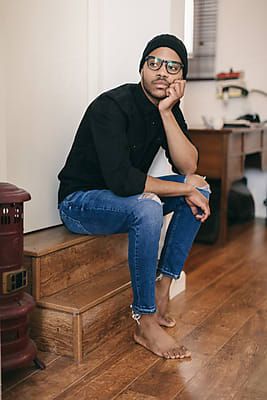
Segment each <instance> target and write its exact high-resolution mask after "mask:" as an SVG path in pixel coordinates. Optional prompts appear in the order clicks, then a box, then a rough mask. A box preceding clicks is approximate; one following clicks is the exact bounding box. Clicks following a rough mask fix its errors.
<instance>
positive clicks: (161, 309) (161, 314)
mask: <svg viewBox="0 0 267 400" xmlns="http://www.w3.org/2000/svg"><path fill="white" fill-rule="evenodd" d="M170 285H171V279H170V278H168V277H165V276H163V277H162V279H161V280H158V281H157V282H156V303H157V319H158V323H159V325H161V326H165V327H167V328H173V327H174V326H175V324H176V321H175V319H174V318H172V317H170V316H169V315H168V305H169V291H170Z"/></svg>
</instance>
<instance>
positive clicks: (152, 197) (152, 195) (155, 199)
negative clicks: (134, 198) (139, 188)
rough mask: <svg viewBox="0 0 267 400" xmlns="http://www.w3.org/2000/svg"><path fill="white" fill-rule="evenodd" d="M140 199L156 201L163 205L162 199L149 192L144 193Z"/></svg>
mask: <svg viewBox="0 0 267 400" xmlns="http://www.w3.org/2000/svg"><path fill="white" fill-rule="evenodd" d="M138 199H139V200H143V199H150V200H154V201H156V202H157V203H159V204H162V203H161V200H160V198H159V197H158V196H157V195H156V194H155V193H149V192H145V193H142V194H141V196H139V197H138Z"/></svg>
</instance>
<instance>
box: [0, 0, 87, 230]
mask: <svg viewBox="0 0 267 400" xmlns="http://www.w3.org/2000/svg"><path fill="white" fill-rule="evenodd" d="M1 15H2V19H3V21H2V24H1V26H0V34H1V36H3V39H4V43H5V48H4V57H5V62H4V66H3V67H4V78H5V82H6V100H5V103H6V116H5V118H6V146H7V147H6V157H7V173H6V180H8V182H11V183H14V184H15V185H18V186H20V187H22V188H24V189H25V190H27V191H29V192H30V193H31V195H32V200H31V201H30V202H27V203H26V204H25V205H26V213H25V228H26V231H27V230H34V229H39V228H42V227H46V226H49V225H53V224H56V223H58V222H59V219H58V214H57V208H56V207H57V187H58V182H57V177H56V175H57V172H58V171H59V169H60V168H61V167H62V165H63V162H64V159H65V157H66V154H67V152H68V150H69V147H70V145H71V142H72V139H73V136H74V133H75V130H76V128H77V124H78V122H79V120H80V118H81V113H82V112H83V110H84V108H85V107H86V104H87V50H88V48H87V44H88V38H87V29H88V28H87V1H86V0H79V1H77V2H75V4H74V2H73V1H72V0H57V1H54V0H46V1H43V0H21V1H16V0H2V1H1ZM2 121H3V119H2Z"/></svg>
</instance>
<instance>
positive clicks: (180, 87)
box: [174, 81, 185, 98]
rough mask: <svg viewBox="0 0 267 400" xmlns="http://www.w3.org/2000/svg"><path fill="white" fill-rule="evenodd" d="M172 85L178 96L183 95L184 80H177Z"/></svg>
mask: <svg viewBox="0 0 267 400" xmlns="http://www.w3.org/2000/svg"><path fill="white" fill-rule="evenodd" d="M174 87H175V90H176V93H177V95H178V96H179V98H181V97H183V95H184V89H185V81H177V82H175V83H174Z"/></svg>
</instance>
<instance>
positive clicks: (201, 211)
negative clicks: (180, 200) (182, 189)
mask: <svg viewBox="0 0 267 400" xmlns="http://www.w3.org/2000/svg"><path fill="white" fill-rule="evenodd" d="M185 201H186V202H187V204H188V205H189V207H190V208H191V211H192V213H193V215H194V216H195V217H196V219H197V220H199V221H200V222H204V221H206V219H207V218H208V217H209V216H210V207H209V201H208V199H207V198H206V197H205V196H204V195H203V194H202V193H200V192H199V191H198V190H197V189H195V188H194V187H192V189H191V191H190V193H189V194H188V195H185Z"/></svg>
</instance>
